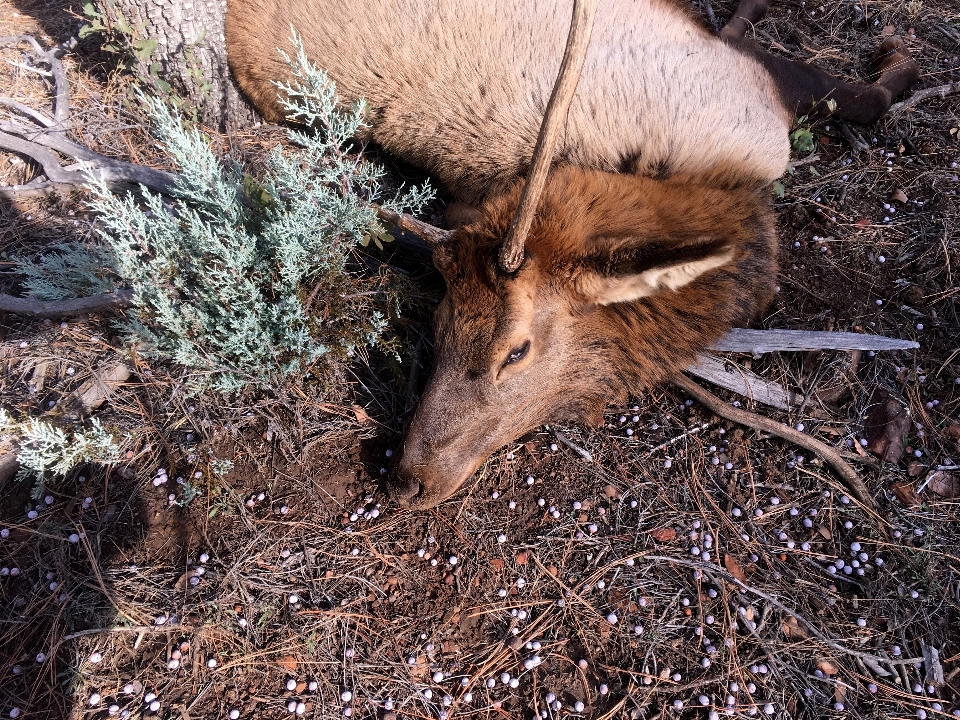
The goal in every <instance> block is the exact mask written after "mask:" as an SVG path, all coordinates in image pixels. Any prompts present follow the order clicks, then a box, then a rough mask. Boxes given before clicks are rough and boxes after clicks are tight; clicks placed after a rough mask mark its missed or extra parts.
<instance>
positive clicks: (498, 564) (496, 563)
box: [490, 558, 503, 571]
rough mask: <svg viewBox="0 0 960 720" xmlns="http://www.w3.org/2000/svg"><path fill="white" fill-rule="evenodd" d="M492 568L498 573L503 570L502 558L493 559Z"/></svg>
mask: <svg viewBox="0 0 960 720" xmlns="http://www.w3.org/2000/svg"><path fill="white" fill-rule="evenodd" d="M490 567H492V568H493V569H494V570H497V571H499V570H503V560H501V559H500V558H493V559H492V560H491V561H490Z"/></svg>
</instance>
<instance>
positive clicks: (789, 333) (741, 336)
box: [713, 328, 920, 355]
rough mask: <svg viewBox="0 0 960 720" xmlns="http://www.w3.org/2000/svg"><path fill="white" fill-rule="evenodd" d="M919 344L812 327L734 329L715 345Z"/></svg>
mask: <svg viewBox="0 0 960 720" xmlns="http://www.w3.org/2000/svg"><path fill="white" fill-rule="evenodd" d="M919 347H920V343H917V342H914V341H913V340H897V339H895V338H888V337H883V336H882V335H862V334H860V333H852V332H818V331H813V330H748V329H746V328H734V329H733V330H731V331H730V332H729V333H727V334H726V335H725V336H723V337H722V338H720V340H718V341H717V342H715V343H714V344H713V349H714V350H717V351H718V352H742V353H751V354H753V355H762V354H763V353H770V352H784V351H786V352H796V351H804V350H915V349H917V348H919Z"/></svg>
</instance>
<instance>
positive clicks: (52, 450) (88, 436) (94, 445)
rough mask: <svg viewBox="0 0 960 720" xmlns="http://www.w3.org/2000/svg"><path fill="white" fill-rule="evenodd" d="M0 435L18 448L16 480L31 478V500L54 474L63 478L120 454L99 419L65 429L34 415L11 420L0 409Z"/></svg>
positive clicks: (106, 461)
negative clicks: (34, 483)
mask: <svg viewBox="0 0 960 720" xmlns="http://www.w3.org/2000/svg"><path fill="white" fill-rule="evenodd" d="M0 437H2V438H3V439H4V440H6V441H8V442H12V443H13V444H14V445H15V446H16V447H18V448H19V450H18V454H17V461H18V462H19V463H20V472H19V474H18V479H21V480H22V479H27V478H34V479H35V480H36V486H35V488H34V491H33V496H34V499H39V497H40V495H42V493H43V488H44V485H45V483H46V482H47V481H49V480H50V479H52V478H54V477H62V476H64V475H66V474H67V473H68V472H70V470H71V469H73V468H74V467H76V466H77V465H80V464H83V463H90V462H96V463H103V464H106V463H111V462H114V461H116V460H117V459H118V458H119V457H120V450H119V448H118V447H117V445H116V444H115V443H114V441H113V436H112V435H110V434H109V433H108V432H107V431H106V430H104V429H103V426H101V425H100V422H99V421H98V420H96V419H94V420H92V421H91V423H90V427H89V428H81V429H77V430H73V431H72V432H67V431H65V430H63V429H62V428H59V427H57V426H56V425H52V424H50V423H49V422H45V421H43V420H38V419H37V418H27V419H26V420H24V421H23V422H17V421H15V420H13V419H12V418H11V417H10V416H9V415H8V414H7V412H6V411H5V410H3V409H2V408H0Z"/></svg>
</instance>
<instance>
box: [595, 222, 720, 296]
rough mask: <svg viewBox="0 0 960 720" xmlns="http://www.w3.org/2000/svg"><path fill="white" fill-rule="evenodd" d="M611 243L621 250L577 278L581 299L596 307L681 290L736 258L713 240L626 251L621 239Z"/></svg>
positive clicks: (641, 247) (602, 259)
mask: <svg viewBox="0 0 960 720" xmlns="http://www.w3.org/2000/svg"><path fill="white" fill-rule="evenodd" d="M600 242H601V243H603V242H605V241H603V240H601V241H600ZM609 242H611V244H614V245H620V247H619V248H615V249H612V251H611V252H610V253H609V254H604V256H602V257H596V256H595V257H594V262H592V263H591V262H588V263H587V265H586V267H585V268H584V269H583V270H582V271H581V272H580V273H579V277H578V278H577V286H578V287H577V289H578V290H579V291H580V294H581V296H582V297H583V299H584V300H585V301H586V302H588V303H590V304H593V305H613V304H614V303H622V302H631V301H633V300H639V299H641V298H645V297H650V296H651V295H656V294H657V293H662V292H667V291H675V290H679V289H680V288H682V287H683V286H685V285H688V284H690V283H691V282H693V281H694V280H696V279H697V278H698V277H700V276H701V275H703V274H704V273H708V272H710V271H711V270H715V269H716V268H718V267H721V266H723V265H726V264H727V263H728V262H730V261H731V260H732V259H733V257H734V249H733V248H732V247H731V246H730V245H728V244H727V243H726V242H724V241H723V240H717V239H713V238H699V239H697V240H695V241H693V242H690V243H683V244H682V245H679V246H674V247H664V246H663V245H660V244H659V243H646V244H644V245H642V246H640V247H639V248H636V247H635V248H629V247H623V241H622V239H618V240H617V241H609Z"/></svg>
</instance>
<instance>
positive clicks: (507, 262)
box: [500, 0, 597, 273]
mask: <svg viewBox="0 0 960 720" xmlns="http://www.w3.org/2000/svg"><path fill="white" fill-rule="evenodd" d="M596 10H597V0H574V4H573V18H572V19H571V21H570V34H569V35H568V36H567V45H566V47H565V48H564V51H563V61H562V62H561V63H560V72H559V74H558V75H557V82H556V84H554V86H553V93H551V95H550V101H549V102H548V103H547V109H546V111H545V112H544V114H543V122H542V124H541V125H540V134H539V135H538V136H537V144H536V145H535V146H534V148H533V158H532V159H531V161H530V173H529V175H528V176H527V182H526V185H525V186H524V188H523V194H522V195H521V196H520V204H519V205H518V206H517V214H516V215H515V216H514V218H513V222H512V223H511V224H510V230H509V231H508V233H507V239H506V240H505V241H504V243H503V246H502V247H501V248H500V267H501V268H503V270H504V272H508V273H513V272H516V270H517V268H519V267H520V264H521V263H522V262H523V244H524V242H525V241H526V239H527V233H528V232H529V231H530V226H531V225H532V224H533V217H534V215H536V213H537V206H538V205H539V203H540V195H541V194H542V193H543V187H544V185H545V184H546V182H547V174H548V172H549V171H550V164H551V163H552V162H553V150H554V147H555V146H556V143H557V137H558V136H559V135H560V128H561V126H562V125H563V123H564V122H565V121H566V119H567V111H568V110H569V109H570V101H571V100H573V93H574V91H575V90H576V89H577V83H578V82H579V80H580V71H581V70H582V69H583V63H584V60H586V58H587V46H588V45H589V44H590V33H591V31H592V30H593V18H594V15H595V14H596Z"/></svg>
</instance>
